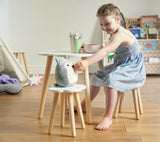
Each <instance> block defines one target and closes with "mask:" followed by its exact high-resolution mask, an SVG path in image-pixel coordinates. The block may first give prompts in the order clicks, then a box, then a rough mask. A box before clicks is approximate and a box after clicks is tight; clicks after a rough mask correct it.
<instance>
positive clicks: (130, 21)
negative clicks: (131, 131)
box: [125, 18, 140, 29]
mask: <svg viewBox="0 0 160 142" xmlns="http://www.w3.org/2000/svg"><path fill="white" fill-rule="evenodd" d="M125 21H126V27H127V28H129V29H130V28H138V27H140V18H126V19H125Z"/></svg>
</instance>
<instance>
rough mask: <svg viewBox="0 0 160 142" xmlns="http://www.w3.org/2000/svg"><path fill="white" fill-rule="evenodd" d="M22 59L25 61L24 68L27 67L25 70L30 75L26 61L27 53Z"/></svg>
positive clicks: (23, 54)
mask: <svg viewBox="0 0 160 142" xmlns="http://www.w3.org/2000/svg"><path fill="white" fill-rule="evenodd" d="M22 57H23V61H24V66H25V69H26V73H27V74H28V75H29V71H28V67H27V61H26V56H25V53H24V52H23V53H22Z"/></svg>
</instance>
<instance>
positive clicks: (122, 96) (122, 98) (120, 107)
mask: <svg viewBox="0 0 160 142" xmlns="http://www.w3.org/2000/svg"><path fill="white" fill-rule="evenodd" d="M120 93H121V97H120V103H119V111H118V112H119V113H121V112H122V103H123V100H124V93H123V92H120Z"/></svg>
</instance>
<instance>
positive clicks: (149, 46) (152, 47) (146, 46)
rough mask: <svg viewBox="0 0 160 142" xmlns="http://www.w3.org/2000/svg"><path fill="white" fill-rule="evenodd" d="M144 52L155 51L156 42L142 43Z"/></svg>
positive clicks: (157, 47) (156, 48) (156, 47)
mask: <svg viewBox="0 0 160 142" xmlns="http://www.w3.org/2000/svg"><path fill="white" fill-rule="evenodd" d="M143 48H144V51H155V50H158V49H159V46H158V42H157V41H150V42H144V43H143Z"/></svg>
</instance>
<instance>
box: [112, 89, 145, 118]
mask: <svg viewBox="0 0 160 142" xmlns="http://www.w3.org/2000/svg"><path fill="white" fill-rule="evenodd" d="M132 95H133V101H134V108H135V115H136V119H137V120H139V119H140V115H139V114H143V106H142V101H141V94H140V88H136V89H133V90H132ZM123 98H124V93H122V92H118V98H117V103H116V106H115V111H114V114H113V117H114V118H117V115H118V112H119V113H121V112H122V101H123Z"/></svg>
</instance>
